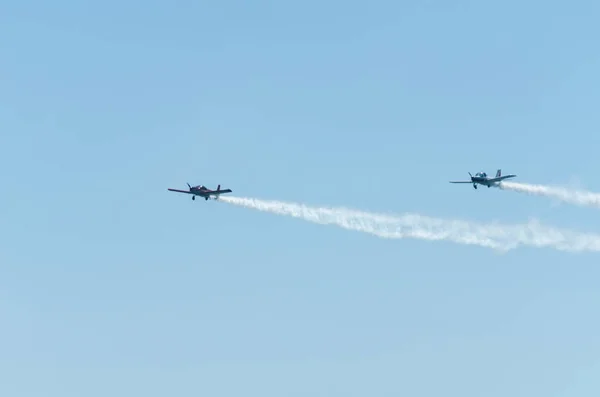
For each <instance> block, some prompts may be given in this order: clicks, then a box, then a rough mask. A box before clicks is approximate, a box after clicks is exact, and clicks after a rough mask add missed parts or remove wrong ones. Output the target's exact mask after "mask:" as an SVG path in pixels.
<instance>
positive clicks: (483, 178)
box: [450, 170, 516, 189]
mask: <svg viewBox="0 0 600 397" xmlns="http://www.w3.org/2000/svg"><path fill="white" fill-rule="evenodd" d="M469 176H470V177H471V180H470V181H450V183H472V184H473V188H474V189H477V184H480V185H484V186H487V187H491V186H497V185H498V184H499V183H500V182H501V181H503V180H504V179H508V178H514V177H516V175H514V174H509V175H504V176H502V170H498V171H496V177H495V178H489V177H488V176H487V174H486V173H485V172H478V173H476V174H475V176H473V175H471V173H470V172H469Z"/></svg>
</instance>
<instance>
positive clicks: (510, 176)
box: [490, 174, 516, 182]
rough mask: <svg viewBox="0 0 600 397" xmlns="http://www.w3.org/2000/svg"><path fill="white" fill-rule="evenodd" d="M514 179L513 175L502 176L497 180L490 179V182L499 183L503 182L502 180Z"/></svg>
mask: <svg viewBox="0 0 600 397" xmlns="http://www.w3.org/2000/svg"><path fill="white" fill-rule="evenodd" d="M514 177H516V175H514V174H511V175H503V176H499V177H497V178H490V182H500V181H503V180H504V179H508V178H514Z"/></svg>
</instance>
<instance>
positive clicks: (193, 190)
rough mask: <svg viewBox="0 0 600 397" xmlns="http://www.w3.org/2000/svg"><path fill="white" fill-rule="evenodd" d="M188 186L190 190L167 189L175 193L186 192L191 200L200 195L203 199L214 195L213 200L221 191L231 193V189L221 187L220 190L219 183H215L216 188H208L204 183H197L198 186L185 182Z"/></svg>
mask: <svg viewBox="0 0 600 397" xmlns="http://www.w3.org/2000/svg"><path fill="white" fill-rule="evenodd" d="M187 185H188V187H189V188H190V190H179V189H167V190H169V191H171V192H177V193H187V194H192V195H193V196H192V200H196V196H200V197H204V200H208V199H209V198H210V196H215V200H216V199H218V198H219V196H220V195H221V194H223V193H231V191H232V190H231V189H223V190H221V185H217V190H210V189H209V188H207V187H206V186H204V185H198V186H190V184H189V183H188V184H187Z"/></svg>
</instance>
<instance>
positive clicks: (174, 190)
mask: <svg viewBox="0 0 600 397" xmlns="http://www.w3.org/2000/svg"><path fill="white" fill-rule="evenodd" d="M167 190H169V191H171V192H177V193H187V194H194V193H193V192H190V191H189V190H179V189H167Z"/></svg>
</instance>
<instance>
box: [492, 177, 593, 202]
mask: <svg viewBox="0 0 600 397" xmlns="http://www.w3.org/2000/svg"><path fill="white" fill-rule="evenodd" d="M498 187H499V188H500V189H502V190H511V191H513V192H519V193H526V194H530V195H533V196H545V197H550V198H554V199H557V200H560V201H564V202H565V203H570V204H575V205H579V206H585V207H598V208H600V194H599V193H593V192H586V191H581V190H568V189H565V188H561V187H554V186H545V185H531V184H528V183H516V182H500V183H499V184H498Z"/></svg>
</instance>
